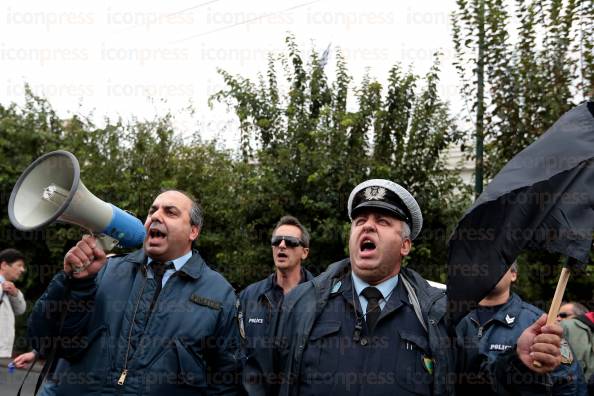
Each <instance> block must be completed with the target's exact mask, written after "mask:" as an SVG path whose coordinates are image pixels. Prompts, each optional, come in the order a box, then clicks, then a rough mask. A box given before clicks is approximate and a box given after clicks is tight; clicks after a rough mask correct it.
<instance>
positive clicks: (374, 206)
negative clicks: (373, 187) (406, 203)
mask: <svg viewBox="0 0 594 396" xmlns="http://www.w3.org/2000/svg"><path fill="white" fill-rule="evenodd" d="M364 210H372V211H373V210H375V211H380V212H385V213H388V214H390V215H392V216H394V217H396V218H397V219H398V220H402V221H406V222H407V223H409V222H410V220H409V219H407V218H406V215H405V214H404V213H403V212H402V210H401V209H400V208H397V207H396V206H394V205H391V204H389V203H387V202H381V201H370V202H361V203H360V204H359V205H357V207H356V208H354V209H353V210H352V211H351V218H352V219H354V218H355V217H356V216H357V215H358V214H359V213H361V212H362V211H364ZM409 225H410V224H409Z"/></svg>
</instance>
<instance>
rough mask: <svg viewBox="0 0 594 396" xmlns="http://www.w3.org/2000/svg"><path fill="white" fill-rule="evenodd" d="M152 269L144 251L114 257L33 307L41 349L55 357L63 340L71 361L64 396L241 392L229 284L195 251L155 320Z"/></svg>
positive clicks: (64, 280)
mask: <svg viewBox="0 0 594 396" xmlns="http://www.w3.org/2000/svg"><path fill="white" fill-rule="evenodd" d="M145 263H146V257H145V255H144V252H143V251H142V250H139V251H136V252H134V253H131V254H129V255H127V256H123V257H114V258H111V259H110V260H109V261H108V262H107V263H106V265H105V266H104V267H103V268H102V269H101V271H100V272H99V273H98V274H97V276H96V277H94V278H89V279H71V278H69V277H68V276H66V274H65V273H64V272H61V273H59V274H58V275H56V276H55V277H54V279H53V280H52V281H51V282H50V285H49V286H48V288H47V290H46V291H45V293H44V294H43V296H42V297H41V298H40V300H39V301H37V303H36V304H35V307H34V308H33V312H32V314H31V317H30V319H29V320H30V322H29V336H30V339H31V342H32V344H33V347H34V348H35V349H36V350H38V351H41V352H42V353H46V354H47V349H48V346H49V345H50V344H51V342H57V343H58V345H59V355H60V356H62V357H65V358H67V359H68V360H69V362H70V363H71V366H70V368H68V369H66V370H65V371H64V372H63V373H61V378H60V387H59V389H58V394H59V395H83V394H84V395H91V394H93V395H94V394H97V395H115V394H118V395H190V394H191V395H213V394H217V395H222V394H225V395H235V394H237V393H238V391H239V389H238V378H239V376H240V373H241V366H242V355H241V350H240V336H239V326H238V322H237V305H238V303H237V299H236V296H235V292H234V290H233V288H232V287H231V285H230V284H229V283H228V282H227V281H226V280H225V279H224V278H223V277H222V276H221V275H220V274H219V273H217V272H215V271H213V270H211V269H210V268H209V267H208V266H207V265H206V263H205V262H204V260H203V259H202V258H201V257H200V255H199V254H198V252H197V251H194V252H193V254H192V257H191V258H190V259H189V260H188V262H186V264H184V266H183V267H182V268H181V269H180V270H179V271H176V272H175V273H174V274H173V275H172V276H171V278H169V280H168V281H167V283H166V284H165V286H164V287H163V290H162V291H161V293H160V295H159V297H158V299H157V300H156V302H155V303H154V309H153V311H152V314H150V305H151V301H150V300H151V298H150V297H151V296H152V293H148V292H149V291H150V289H151V288H153V290H154V287H155V282H154V280H153V279H152V275H151V273H150V272H147V271H146V264H145ZM143 289H144V290H143ZM143 291H144V292H143ZM64 307H66V308H67V313H66V316H65V320H64V325H63V328H62V330H61V332H59V331H58V330H59V329H58V323H59V322H60V311H61V310H62V309H61V308H64ZM58 308H60V309H58ZM58 332H59V334H58ZM124 370H127V371H126V372H125V373H126V374H125V375H123V373H124ZM124 377H125V378H124ZM118 381H119V382H120V384H118Z"/></svg>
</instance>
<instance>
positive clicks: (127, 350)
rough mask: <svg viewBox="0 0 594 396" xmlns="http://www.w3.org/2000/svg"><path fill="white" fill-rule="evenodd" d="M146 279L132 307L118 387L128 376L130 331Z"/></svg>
mask: <svg viewBox="0 0 594 396" xmlns="http://www.w3.org/2000/svg"><path fill="white" fill-rule="evenodd" d="M147 280H148V278H147V277H145V278H144V283H143V284H142V289H140V293H139V294H138V299H137V300H136V306H135V307H134V314H133V315H132V321H131V322H130V330H129V331H128V346H127V348H126V355H125V356H124V367H123V369H122V372H121V374H120V378H119V379H118V385H120V386H123V385H124V383H125V382H126V377H127V376H128V354H129V353H130V344H131V338H132V329H133V328H134V322H135V319H136V313H137V312H138V306H139V305H140V299H141V298H142V293H143V292H144V288H145V287H146V282H147Z"/></svg>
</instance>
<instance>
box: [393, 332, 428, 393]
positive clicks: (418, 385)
mask: <svg viewBox="0 0 594 396" xmlns="http://www.w3.org/2000/svg"><path fill="white" fill-rule="evenodd" d="M398 333H399V334H400V342H399V343H398V350H397V351H395V357H396V359H397V361H396V381H397V382H398V383H399V384H400V386H401V387H402V388H404V389H406V390H408V391H409V392H410V393H411V394H414V395H431V389H432V385H433V370H434V368H433V359H432V356H431V353H430V350H429V344H428V341H427V338H426V337H424V335H418V334H416V333H412V332H407V331H404V330H399V331H398Z"/></svg>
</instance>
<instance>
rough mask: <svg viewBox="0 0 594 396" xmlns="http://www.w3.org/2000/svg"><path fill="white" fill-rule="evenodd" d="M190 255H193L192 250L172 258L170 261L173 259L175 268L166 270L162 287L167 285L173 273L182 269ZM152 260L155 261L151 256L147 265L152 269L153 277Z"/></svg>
mask: <svg viewBox="0 0 594 396" xmlns="http://www.w3.org/2000/svg"><path fill="white" fill-rule="evenodd" d="M190 257H192V251H191V250H190V251H189V252H188V253H186V254H184V255H183V256H181V257H178V258H176V259H175V260H170V261H173V266H174V267H175V270H172V269H168V270H167V271H165V273H164V274H163V280H162V281H161V287H164V286H165V283H167V281H168V280H169V278H171V275H173V273H174V272H175V271H179V270H180V269H181V267H183V266H184V264H185V263H186V262H187V261H188V260H189V259H190ZM152 261H153V259H152V258H150V257H149V258H148V259H147V260H146V265H147V266H148V267H149V269H150V271H149V273H150V274H151V277H153V276H154V274H153V270H152V269H151V265H150V264H151V262H152Z"/></svg>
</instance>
